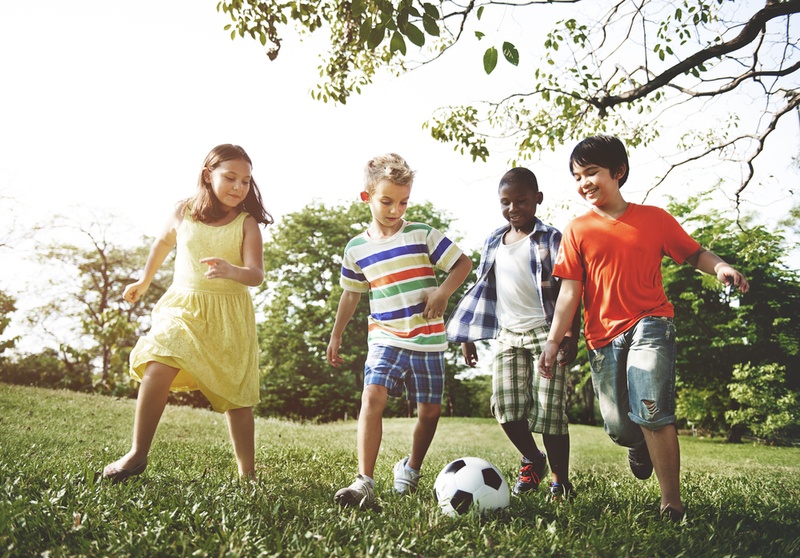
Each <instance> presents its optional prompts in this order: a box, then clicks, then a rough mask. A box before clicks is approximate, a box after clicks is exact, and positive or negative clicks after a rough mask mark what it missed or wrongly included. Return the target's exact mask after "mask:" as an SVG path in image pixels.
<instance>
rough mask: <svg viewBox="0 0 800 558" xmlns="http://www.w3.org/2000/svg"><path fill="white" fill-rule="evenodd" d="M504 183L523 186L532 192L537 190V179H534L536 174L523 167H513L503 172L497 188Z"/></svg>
mask: <svg viewBox="0 0 800 558" xmlns="http://www.w3.org/2000/svg"><path fill="white" fill-rule="evenodd" d="M506 184H510V185H514V186H517V185H519V186H525V187H527V188H530V190H531V191H532V192H533V193H534V194H537V193H538V192H539V181H538V180H536V175H535V174H533V172H531V171H530V170H528V169H526V168H525V167H514V168H513V169H511V170H510V171H508V172H507V173H505V174H504V175H503V178H501V179H500V184H498V186H497V190H498V191H500V188H502V187H503V186H504V185H506Z"/></svg>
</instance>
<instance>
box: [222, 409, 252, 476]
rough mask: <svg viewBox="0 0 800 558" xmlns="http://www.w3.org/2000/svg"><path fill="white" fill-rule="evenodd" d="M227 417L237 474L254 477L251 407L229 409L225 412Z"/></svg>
mask: <svg viewBox="0 0 800 558" xmlns="http://www.w3.org/2000/svg"><path fill="white" fill-rule="evenodd" d="M225 416H226V417H227V419H228V433H229V434H230V436H231V443H232V444H233V452H234V453H235V454H236V465H237V466H238V467H239V476H240V477H244V478H247V479H255V478H256V442H255V419H254V418H253V408H252V407H242V408H239V409H230V410H228V411H226V412H225Z"/></svg>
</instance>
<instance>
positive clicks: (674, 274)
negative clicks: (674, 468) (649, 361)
mask: <svg viewBox="0 0 800 558" xmlns="http://www.w3.org/2000/svg"><path fill="white" fill-rule="evenodd" d="M702 199H703V198H702V196H701V197H698V198H694V199H691V200H688V201H687V202H686V203H682V204H678V203H673V204H671V205H670V207H669V210H670V212H671V213H672V214H673V215H675V216H676V217H677V218H678V219H679V220H681V221H682V224H683V226H684V227H685V228H686V229H687V230H689V231H690V234H691V235H692V236H693V237H694V238H695V239H697V241H698V242H699V243H700V244H701V245H702V246H704V247H706V248H708V249H710V250H711V251H713V252H715V253H716V254H718V255H719V256H720V257H722V258H723V259H724V260H726V261H728V262H729V263H731V264H732V265H733V266H734V267H736V268H737V269H739V270H740V271H742V272H743V273H744V275H745V276H746V277H747V278H748V279H749V280H750V282H751V290H750V292H748V293H747V294H745V295H738V294H736V291H726V290H725V289H724V288H723V287H722V286H721V285H720V284H719V283H718V282H717V281H716V278H714V277H712V276H710V275H704V274H699V273H698V272H697V271H696V270H695V269H694V268H692V267H691V266H688V265H678V264H676V263H675V262H673V261H672V260H670V259H666V260H665V263H664V265H663V266H662V271H663V277H664V287H665V291H666V293H667V297H668V298H669V300H670V301H671V302H672V304H673V305H674V306H675V320H676V337H677V342H678V389H679V393H678V400H679V416H680V417H681V418H682V419H686V420H689V421H690V422H692V423H693V424H694V425H695V426H697V427H701V428H706V429H709V430H711V431H721V430H724V431H727V432H728V436H729V439H731V440H732V441H735V440H737V439H738V438H739V437H740V435H741V433H742V432H741V429H740V428H736V427H735V425H734V424H731V423H730V422H729V417H730V416H733V415H730V414H729V415H727V416H726V412H727V411H730V410H735V409H736V408H738V407H737V405H738V404H737V403H736V402H735V401H733V400H732V399H731V394H730V391H729V389H728V386H729V384H731V383H732V382H733V381H734V377H733V373H734V370H736V369H737V368H742V367H745V368H746V369H747V370H749V369H750V368H749V367H750V366H752V367H756V368H762V367H763V368H764V369H765V370H766V369H771V368H777V369H779V370H783V371H784V375H783V376H781V378H782V381H785V388H786V389H787V390H789V391H790V392H794V393H797V392H798V391H800V343H798V339H800V323H799V322H798V321H797V320H796V314H797V309H798V308H800V278H799V277H798V272H797V270H792V269H789V268H788V267H787V266H786V265H785V264H784V263H783V255H784V254H785V253H786V252H787V248H788V246H787V244H786V242H785V240H784V237H783V235H782V234H781V233H780V231H779V232H770V231H768V230H766V228H765V227H763V226H753V225H751V226H748V225H747V219H746V218H745V219H744V220H743V224H744V227H743V228H741V229H740V228H739V227H737V226H736V223H735V221H734V220H732V219H731V218H729V217H725V216H724V215H722V214H721V213H720V212H717V211H708V212H700V211H698V207H699V204H700V203H701V202H702ZM743 378H744V376H743ZM736 416H739V415H736ZM740 424H744V423H740Z"/></svg>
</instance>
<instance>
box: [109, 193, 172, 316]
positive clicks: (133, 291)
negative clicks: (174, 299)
mask: <svg viewBox="0 0 800 558" xmlns="http://www.w3.org/2000/svg"><path fill="white" fill-rule="evenodd" d="M182 219H183V207H182V206H181V207H177V208H176V209H175V211H174V212H173V213H172V214H171V215H170V216H169V218H168V219H167V223H166V224H165V225H164V228H163V230H162V231H161V234H159V235H158V238H156V240H155V242H153V246H152V247H151V248H150V254H149V255H148V256H147V262H146V263H145V265H144V272H143V273H142V278H141V279H139V280H138V281H136V282H135V283H131V284H130V285H128V286H127V287H125V291H124V292H123V293H122V298H123V299H125V300H127V301H128V302H130V303H134V302H136V301H137V300H139V299H140V298H141V297H142V295H143V294H144V293H146V292H147V289H149V288H150V282H151V281H152V280H153V277H154V276H155V274H156V271H158V268H160V267H161V264H163V263H164V260H166V259H167V256H168V255H169V253H170V252H171V251H172V248H173V247H174V246H175V240H176V238H177V234H178V233H177V231H178V225H180V223H181V220H182Z"/></svg>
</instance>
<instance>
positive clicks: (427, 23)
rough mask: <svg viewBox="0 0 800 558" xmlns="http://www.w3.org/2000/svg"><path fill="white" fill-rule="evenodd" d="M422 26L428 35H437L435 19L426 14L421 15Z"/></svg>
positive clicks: (437, 29) (437, 28) (437, 26)
mask: <svg viewBox="0 0 800 558" xmlns="http://www.w3.org/2000/svg"><path fill="white" fill-rule="evenodd" d="M422 26H423V27H424V28H425V32H426V33H427V34H428V35H431V36H433V37H438V36H439V24H438V23H436V20H435V19H434V18H432V17H431V16H429V15H428V14H425V15H424V16H422Z"/></svg>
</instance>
